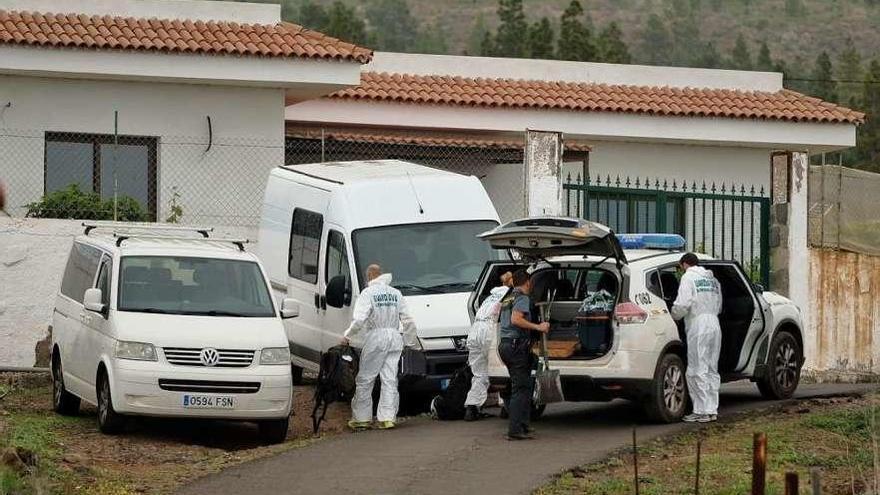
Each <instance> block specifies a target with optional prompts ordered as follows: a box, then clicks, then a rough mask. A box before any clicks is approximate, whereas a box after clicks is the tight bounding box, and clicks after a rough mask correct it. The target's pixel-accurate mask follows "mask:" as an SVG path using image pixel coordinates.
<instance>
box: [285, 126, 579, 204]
mask: <svg viewBox="0 0 880 495" xmlns="http://www.w3.org/2000/svg"><path fill="white" fill-rule="evenodd" d="M524 144H525V143H524V136H518V137H513V138H499V137H497V136H482V135H479V134H474V133H469V134H453V133H430V132H424V131H420V132H404V131H382V132H381V133H378V132H377V131H369V132H368V131H353V130H338V129H321V128H318V129H315V128H297V127H291V126H288V136H287V142H286V146H285V163H286V164H289V165H292V164H298V163H315V162H330V161H348V160H381V159H399V160H406V161H410V162H414V163H418V164H421V165H425V166H428V167H434V168H438V169H442V170H447V171H450V172H455V173H459V174H464V175H473V176H476V177H478V178H479V179H480V180H481V181H482V183H483V186H484V187H485V189H486V192H487V193H488V194H489V197H490V198H491V199H492V202H493V204H494V205H495V209H496V210H497V211H498V215H499V216H500V217H501V218H502V220H505V221H506V220H512V219H515V218H520V217H522V216H523V212H524V198H523V150H524ZM586 154H587V148H586V147H583V148H582V147H578V146H577V145H572V146H571V147H570V148H568V149H566V152H565V155H564V158H565V159H566V160H570V161H571V160H574V161H577V160H585V159H586Z"/></svg>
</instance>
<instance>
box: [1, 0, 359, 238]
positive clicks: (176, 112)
mask: <svg viewBox="0 0 880 495" xmlns="http://www.w3.org/2000/svg"><path fill="white" fill-rule="evenodd" d="M53 12H54V14H53ZM370 57H371V52H370V51H369V50H367V49H364V48H359V47H356V46H354V45H351V44H349V43H344V42H341V41H339V40H336V39H333V38H330V37H327V36H325V35H323V34H320V33H317V32H314V31H310V30H307V29H303V28H302V27H300V26H297V25H294V24H289V23H284V22H281V17H280V6H279V5H270V4H246V3H234V2H214V1H193V0H116V1H113V2H108V1H101V0H66V1H64V2H60V3H59V2H56V1H52V0H0V150H3V151H2V153H0V178H2V179H3V180H4V181H6V182H7V187H8V189H9V200H8V201H9V203H10V205H11V212H12V213H13V214H21V213H23V211H24V205H25V204H27V203H30V202H33V201H35V200H37V199H39V198H40V197H41V196H42V195H43V194H44V193H47V192H52V191H53V190H56V189H58V188H62V187H65V186H67V185H68V184H69V183H71V182H73V183H77V184H79V185H80V186H81V189H84V190H90V191H91V190H94V191H95V192H99V193H101V194H102V196H104V197H110V196H112V195H113V192H114V187H113V185H114V180H113V178H114V173H115V183H116V188H115V190H116V192H117V193H118V194H127V195H130V196H132V197H134V198H135V199H136V200H138V201H139V203H140V204H141V205H142V206H143V207H144V208H145V209H146V211H147V213H148V216H149V217H150V218H158V219H163V218H165V217H167V216H168V214H169V203H170V201H171V199H172V196H173V193H174V192H177V194H178V195H179V196H178V197H177V199H176V201H177V203H178V204H180V205H182V208H183V215H184V218H190V219H198V220H199V221H204V222H208V223H218V222H220V223H224V224H239V225H240V224H244V225H251V224H253V223H255V221H256V217H257V216H258V214H259V213H258V206H259V199H260V198H261V196H262V191H263V186H264V184H265V181H266V177H267V175H268V170H269V169H270V168H272V167H275V166H278V165H280V164H282V163H283V156H284V104H285V102H286V103H295V102H298V101H302V100H308V99H313V98H316V97H319V96H321V95H325V94H328V93H332V92H333V91H336V90H339V89H340V88H344V87H346V86H351V85H355V84H357V83H358V82H359V79H360V65H361V64H362V63H365V62H367V61H369V60H370ZM116 134H118V136H119V137H118V139H117V138H116V136H115V135H116ZM117 143H118V144H119V146H114V144H117ZM117 163H118V166H117Z"/></svg>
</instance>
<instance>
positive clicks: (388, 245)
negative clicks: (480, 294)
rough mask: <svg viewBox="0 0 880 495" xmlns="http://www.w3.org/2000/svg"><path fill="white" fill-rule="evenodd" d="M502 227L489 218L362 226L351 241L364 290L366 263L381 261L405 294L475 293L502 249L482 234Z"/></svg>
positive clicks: (393, 282)
mask: <svg viewBox="0 0 880 495" xmlns="http://www.w3.org/2000/svg"><path fill="white" fill-rule="evenodd" d="M497 226H498V224H497V223H496V222H493V221H488V220H487V221H469V222H442V223H420V224H412V225H392V226H388V227H374V228H369V229H361V230H357V231H355V232H354V235H353V236H352V244H353V246H354V253H355V262H356V263H357V269H358V273H360V274H361V276H360V277H359V280H361V288H363V287H364V286H366V281H365V280H364V276H363V274H364V272H365V271H366V269H367V267H368V266H369V265H370V264H372V263H378V264H379V265H382V269H383V271H385V272H386V273H391V274H392V275H393V278H392V281H391V285H393V286H394V287H396V288H397V289H399V290H400V291H401V292H402V293H403V295H406V296H408V295H425V294H442V293H452V292H470V291H472V290H473V288H474V285H475V284H476V282H477V278H478V277H479V276H480V273H481V272H482V271H483V267H484V266H485V265H486V262H487V261H490V260H496V259H500V253H499V252H498V251H495V250H493V249H492V248H491V247H489V243H488V242H484V241H483V240H481V239H478V238H477V235H478V234H481V233H483V232H486V231H487V230H490V229H493V228H495V227H497Z"/></svg>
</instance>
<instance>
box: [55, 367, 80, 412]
mask: <svg viewBox="0 0 880 495" xmlns="http://www.w3.org/2000/svg"><path fill="white" fill-rule="evenodd" d="M79 404H80V399H79V397H77V396H75V395H73V394H71V393H70V392H68V391H67V389H66V388H65V387H64V373H63V371H62V369H61V359H60V358H59V357H57V355H56V357H54V358H53V359H52V409H53V410H55V412H57V413H58V414H61V415H63V416H75V415H77V414H78V413H79Z"/></svg>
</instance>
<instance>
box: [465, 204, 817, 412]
mask: <svg viewBox="0 0 880 495" xmlns="http://www.w3.org/2000/svg"><path fill="white" fill-rule="evenodd" d="M481 237H482V238H483V239H485V240H487V241H488V242H490V243H491V245H492V246H493V247H494V248H497V249H504V250H508V251H510V252H511V253H514V254H518V256H517V257H518V260H515V261H506V262H493V263H489V264H488V265H487V266H486V268H485V270H484V272H483V275H482V276H481V278H480V281H479V282H478V284H477V288H476V291H475V293H474V295H473V296H472V298H471V310H472V311H474V310H475V308H477V307H478V305H479V303H480V302H481V301H482V300H483V299H484V298H485V296H486V295H487V294H488V292H489V290H490V289H491V288H492V287H493V286H494V285H497V283H498V282H497V281H498V279H499V276H500V275H501V274H502V273H503V272H504V271H507V270H511V269H516V268H517V267H528V268H529V270H531V277H532V284H533V291H532V300H533V303H534V304H535V305H536V311H535V314H542V315H544V317H545V318H546V317H547V315H548V314H549V321H550V325H551V331H550V334H549V346H550V347H551V349H552V353H551V359H550V367H551V368H552V369H557V370H559V371H560V374H561V377H562V388H563V393H564V395H565V400H567V401H607V400H611V399H614V398H627V399H631V400H634V401H636V402H639V403H641V404H643V405H644V408H645V410H646V412H647V413H648V415H649V416H650V417H651V418H652V419H654V420H658V421H663V422H672V421H676V420H678V419H679V418H681V416H682V415H683V414H684V413H685V412H686V411H685V409H686V407H687V384H686V383H685V377H684V376H685V375H684V372H685V367H686V362H685V361H686V356H687V353H686V351H685V345H686V339H685V335H684V329H683V327H682V325H681V323H677V322H675V321H674V320H673V319H672V317H671V315H670V308H671V306H672V302H673V301H674V300H675V297H676V296H677V294H678V276H677V273H676V272H677V268H678V261H679V258H680V257H681V254H682V253H681V252H680V249H681V248H683V247H684V244H685V242H684V239H682V238H681V237H679V236H670V235H665V234H664V235H650V234H648V235H630V236H627V235H621V236H615V235H614V233H613V232H611V230H610V229H608V228H607V227H605V226H604V225H600V224H597V223H593V222H588V221H585V220H579V219H568V218H550V217H545V218H531V219H525V220H519V221H515V222H511V223H508V224H506V225H502V226H500V227H498V228H496V229H494V230H492V231H489V232H487V233H485V234H482V235H481ZM624 247H628V248H635V249H624ZM700 259H701V262H700V264H701V265H702V266H704V267H706V268H708V269H710V270H712V272H714V274H715V276H716V277H717V279H718V281H719V282H720V283H721V289H722V295H723V300H724V304H723V309H722V312H721V315H720V316H719V318H720V320H721V329H722V345H721V359H720V362H719V371H720V373H721V375H722V379H723V380H725V381H732V380H738V379H744V378H747V379H750V380H752V381H754V382H756V383H757V385H758V388H759V389H760V391H761V393H762V394H763V395H764V396H765V397H767V398H773V399H780V398H787V397H790V396H791V395H792V394H793V393H794V391H795V389H796V388H797V386H798V381H799V379H800V370H801V366H802V365H803V351H802V349H803V337H802V336H803V333H802V322H801V313H800V310H799V309H798V308H797V306H795V305H794V304H793V303H792V302H791V301H790V300H788V299H786V298H784V297H782V296H780V295H778V294H775V293H773V292H768V291H765V290H763V288H761V287H760V286H758V285H755V284H753V283H752V282H750V281H749V279H748V277H747V276H746V275H745V273H744V271H743V269H742V267H741V266H740V265H739V264H738V263H737V262H734V261H718V260H713V259H711V258H709V257H707V256H702V255H700ZM603 290H604V291H606V292H607V294H606V295H610V298H601V297H599V298H596V297H593V299H591V301H593V304H587V305H584V301H585V300H587V299H590V298H591V296H594V295H595V294H596V293H598V292H600V291H603ZM603 299H606V300H607V302H606V306H605V307H603V305H602V302H603ZM585 306H591V307H589V308H587V309H586V310H585V309H584V307H585ZM489 374H490V377H491V380H492V382H493V384H494V385H496V386H501V385H506V383H507V381H508V378H507V370H506V368H505V367H504V365H503V364H502V362H501V360H500V358H499V357H498V355H497V352H496V353H493V354H492V355H491V356H490V370H489ZM541 411H542V409H541V408H539V407H536V409H535V410H534V411H533V413H534V414H540V412H541Z"/></svg>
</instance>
